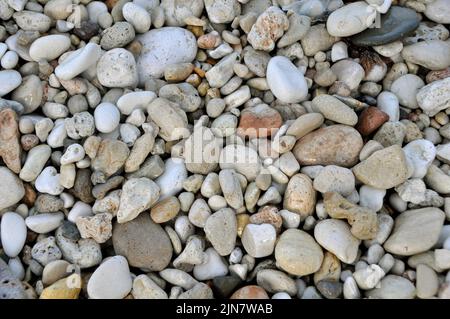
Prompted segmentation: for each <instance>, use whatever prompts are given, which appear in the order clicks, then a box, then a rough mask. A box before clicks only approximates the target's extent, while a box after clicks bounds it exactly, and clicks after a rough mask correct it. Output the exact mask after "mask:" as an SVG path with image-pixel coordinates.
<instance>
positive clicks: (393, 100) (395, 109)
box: [377, 91, 400, 122]
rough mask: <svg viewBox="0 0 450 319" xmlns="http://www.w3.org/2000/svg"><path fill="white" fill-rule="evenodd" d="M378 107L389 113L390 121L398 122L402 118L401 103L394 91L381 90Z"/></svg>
mask: <svg viewBox="0 0 450 319" xmlns="http://www.w3.org/2000/svg"><path fill="white" fill-rule="evenodd" d="M377 107H378V108H379V109H380V110H381V111H383V112H384V113H386V114H387V115H389V121H390V122H397V121H398V120H399V119H400V105H399V101H398V98H397V96H396V95H395V94H394V93H391V92H388V91H383V92H381V93H380V94H379V95H378V97H377Z"/></svg>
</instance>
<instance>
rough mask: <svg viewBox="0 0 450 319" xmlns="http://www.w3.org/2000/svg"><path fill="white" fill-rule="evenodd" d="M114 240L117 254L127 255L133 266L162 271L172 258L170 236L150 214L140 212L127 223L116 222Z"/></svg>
mask: <svg viewBox="0 0 450 319" xmlns="http://www.w3.org/2000/svg"><path fill="white" fill-rule="evenodd" d="M175 229H176V228H175ZM112 242H113V245H114V250H115V251H116V254H119V255H123V256H125V257H126V258H127V260H128V263H129V264H130V266H133V267H139V268H145V269H148V270H151V271H160V270H162V269H164V268H165V267H167V265H168V264H169V262H170V260H171V258H172V250H173V249H172V244H171V243H170V239H169V236H167V234H166V232H165V231H164V230H163V229H162V228H161V226H159V225H158V224H155V223H154V222H153V221H152V220H151V218H150V216H149V214H140V215H139V216H138V217H136V218H135V219H133V220H131V221H129V222H127V223H122V224H118V223H117V224H114V225H113V235H112Z"/></svg>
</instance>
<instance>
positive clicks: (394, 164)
mask: <svg viewBox="0 0 450 319" xmlns="http://www.w3.org/2000/svg"><path fill="white" fill-rule="evenodd" d="M353 173H354V174H355V176H356V178H357V179H358V180H360V181H361V182H363V183H364V184H366V185H369V186H372V187H375V188H381V189H389V188H392V187H395V186H398V185H400V184H401V183H403V182H405V181H406V179H407V178H408V168H407V165H406V157H405V153H404V152H403V150H402V148H401V147H400V146H398V145H393V146H390V147H387V148H385V149H382V150H380V151H376V152H375V153H373V154H372V155H370V156H369V158H367V159H366V160H364V161H362V162H361V163H359V164H358V165H356V166H355V167H354V168H353Z"/></svg>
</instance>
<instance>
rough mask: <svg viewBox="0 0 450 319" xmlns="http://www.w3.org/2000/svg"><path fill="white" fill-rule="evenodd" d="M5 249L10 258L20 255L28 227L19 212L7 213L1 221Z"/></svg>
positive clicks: (0, 227) (0, 230)
mask: <svg viewBox="0 0 450 319" xmlns="http://www.w3.org/2000/svg"><path fill="white" fill-rule="evenodd" d="M0 232H1V240H2V246H3V250H4V251H5V254H6V255H8V257H10V258H14V257H16V256H17V255H19V253H20V251H21V250H22V248H23V245H24V244H25V240H26V238H27V227H26V226H25V222H24V220H23V218H22V216H20V215H19V214H16V213H12V212H8V213H5V214H4V215H3V217H2V219H1V222H0Z"/></svg>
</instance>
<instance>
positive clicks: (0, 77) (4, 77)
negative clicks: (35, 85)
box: [0, 70, 22, 96]
mask: <svg viewBox="0 0 450 319" xmlns="http://www.w3.org/2000/svg"><path fill="white" fill-rule="evenodd" d="M0 83H1V85H0V96H4V95H6V94H8V93H9V92H11V91H12V90H14V89H15V88H17V87H18V86H19V85H20V84H21V83H22V76H21V75H20V73H19V72H17V71H15V70H3V71H0Z"/></svg>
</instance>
